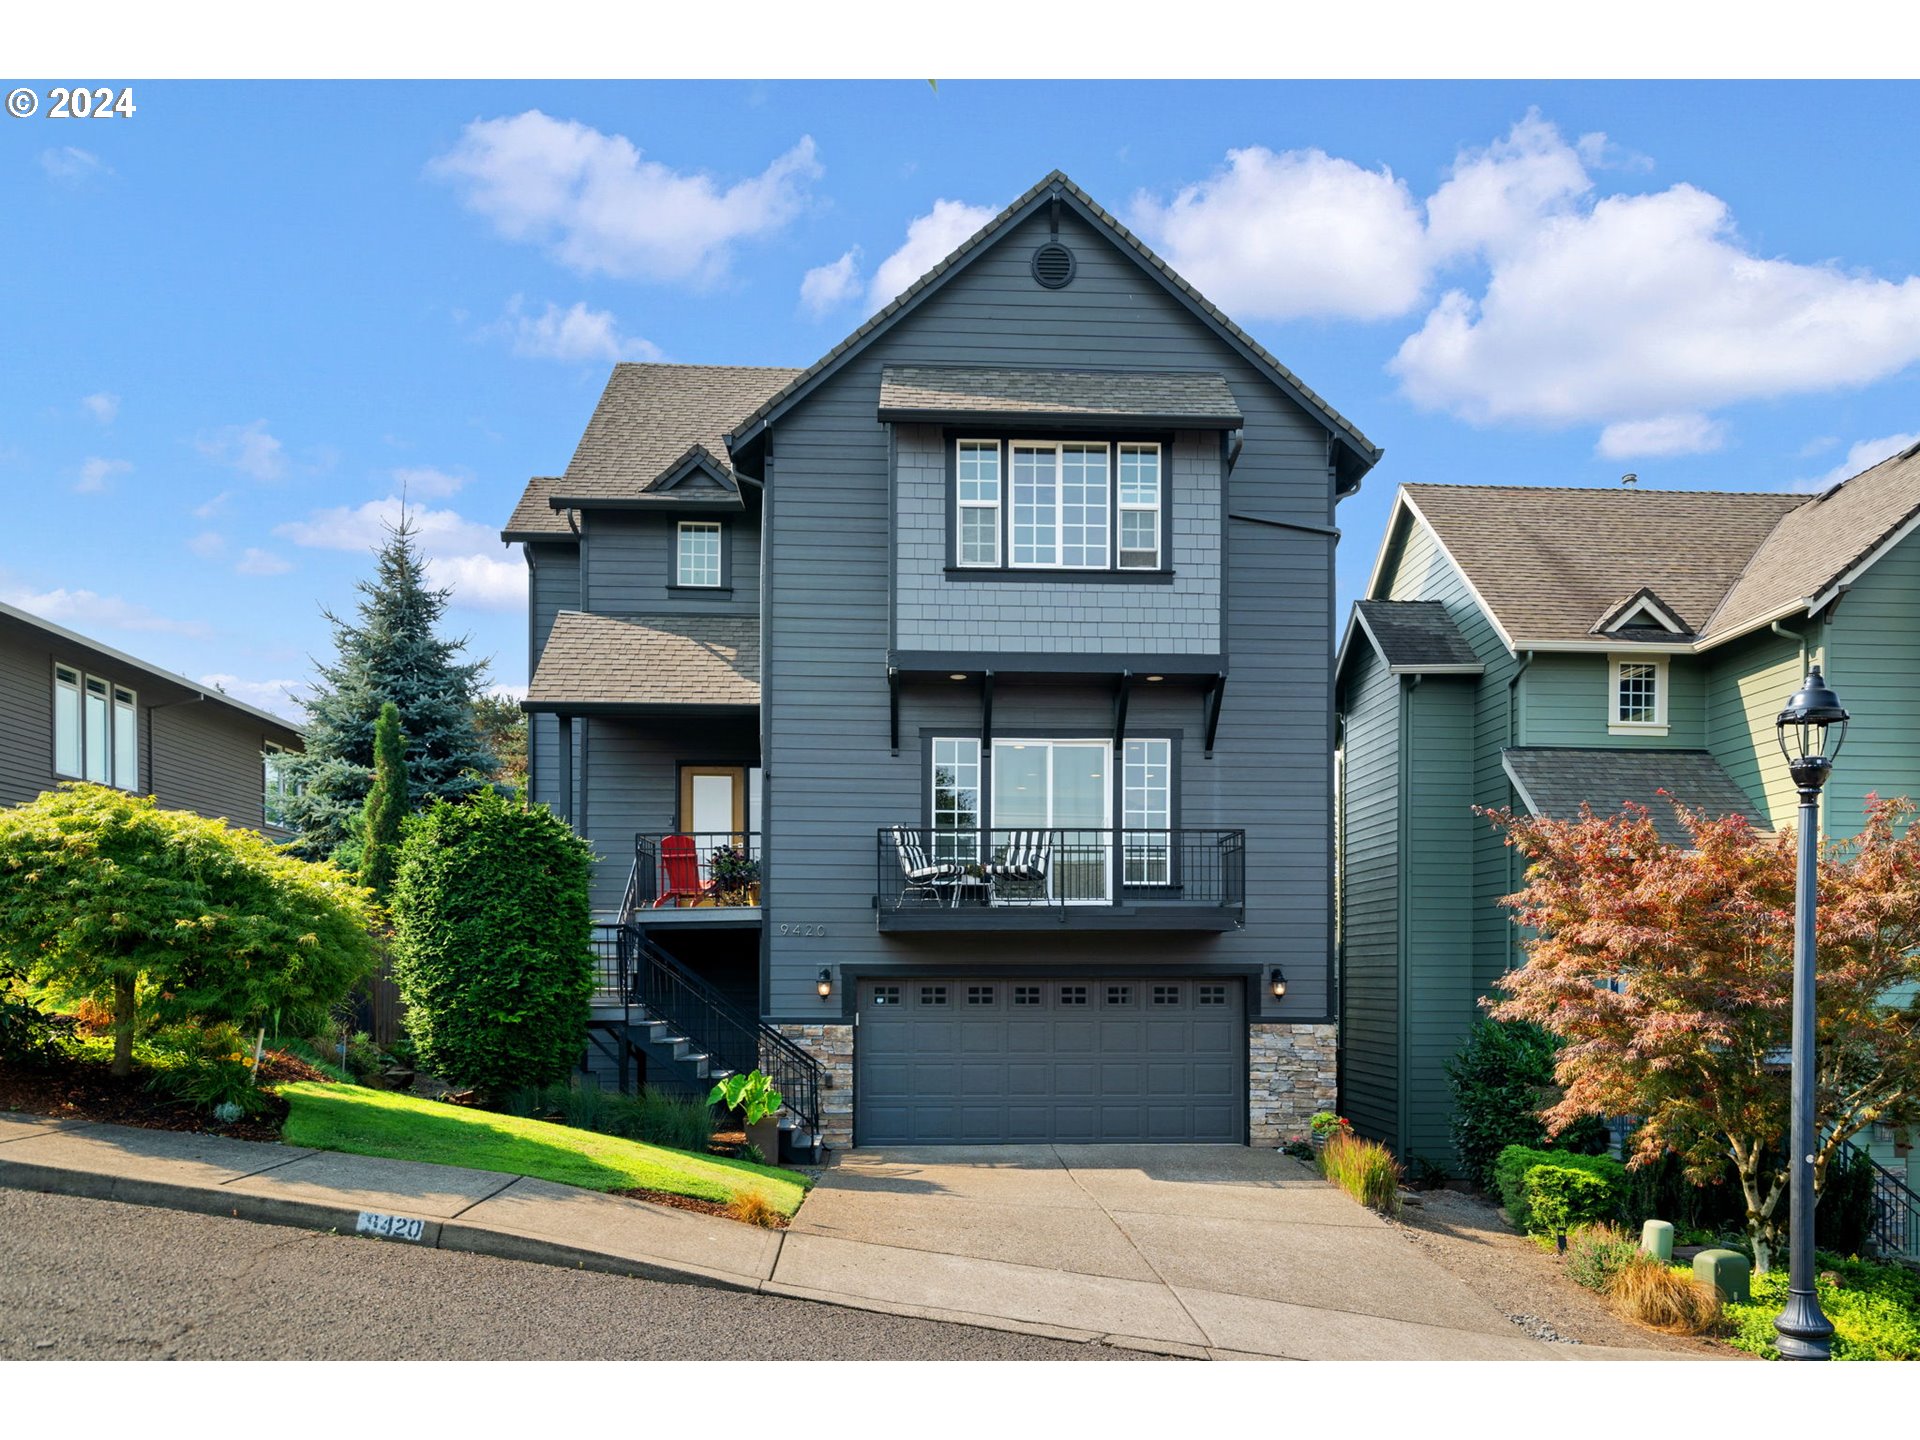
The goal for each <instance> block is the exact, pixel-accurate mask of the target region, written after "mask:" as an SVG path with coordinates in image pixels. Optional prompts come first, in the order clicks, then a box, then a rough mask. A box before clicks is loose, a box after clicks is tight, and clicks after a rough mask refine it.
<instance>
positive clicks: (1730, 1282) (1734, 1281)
mask: <svg viewBox="0 0 1920 1440" xmlns="http://www.w3.org/2000/svg"><path fill="white" fill-rule="evenodd" d="M1693 1278H1694V1279H1696V1280H1698V1281H1700V1283H1701V1284H1703V1285H1712V1286H1714V1287H1715V1288H1716V1289H1718V1290H1719V1292H1720V1293H1721V1294H1722V1295H1724V1296H1725V1297H1726V1300H1727V1303H1728V1304H1729V1305H1745V1304H1747V1303H1748V1302H1749V1301H1751V1300H1752V1299H1753V1286H1752V1284H1751V1281H1752V1278H1753V1266H1752V1265H1751V1264H1749V1263H1748V1261H1747V1257H1746V1256H1744V1255H1742V1254H1741V1253H1740V1252H1739V1251H1737V1250H1702V1251H1701V1252H1700V1253H1699V1254H1698V1255H1696V1256H1694V1257H1693Z"/></svg>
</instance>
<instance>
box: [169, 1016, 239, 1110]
mask: <svg viewBox="0 0 1920 1440" xmlns="http://www.w3.org/2000/svg"><path fill="white" fill-rule="evenodd" d="M148 1053H149V1058H150V1059H151V1060H152V1061H153V1062H154V1063H153V1079H152V1080H151V1081H149V1082H148V1083H149V1086H150V1087H151V1088H152V1089H155V1090H158V1091H160V1092H161V1093H162V1094H165V1095H171V1096H173V1097H174V1098H175V1099H179V1100H184V1101H186V1102H187V1103H188V1104H189V1105H192V1106H193V1107H194V1108H195V1109H196V1110H207V1111H214V1112H218V1111H219V1110H220V1109H221V1107H222V1106H228V1107H231V1110H232V1113H233V1118H235V1119H238V1118H239V1117H240V1116H242V1115H257V1114H259V1113H260V1111H262V1110H264V1109H265V1108H266V1106H267V1096H266V1092H265V1091H263V1090H262V1089H261V1088H260V1086H259V1085H258V1084H257V1083H256V1082H255V1079H254V1072H253V1051H252V1050H251V1049H250V1048H249V1047H248V1045H247V1041H246V1037H245V1036H243V1035H242V1034H241V1033H240V1032H239V1030H237V1029H235V1028H234V1027H233V1026H231V1025H209V1026H207V1027H205V1028H204V1029H203V1028H200V1027H198V1026H188V1025H176V1026H170V1027H168V1028H166V1029H165V1030H162V1031H161V1032H159V1033H157V1034H156V1035H155V1036H154V1037H153V1040H152V1042H151V1044H150V1046H149V1051H148Z"/></svg>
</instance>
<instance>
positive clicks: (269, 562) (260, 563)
mask: <svg viewBox="0 0 1920 1440" xmlns="http://www.w3.org/2000/svg"><path fill="white" fill-rule="evenodd" d="M291 569H293V562H292V561H291V560H289V559H287V558H286V557H285V556H282V555H276V554H274V553H273V552H272V551H271V550H262V549H259V548H258V547H256V546H253V545H249V546H248V547H247V548H246V550H245V551H244V552H243V553H242V554H241V556H240V559H239V560H238V561H236V562H235V564H234V567H233V573H234V574H236V575H284V574H286V573H287V572H288V571H289V570H291Z"/></svg>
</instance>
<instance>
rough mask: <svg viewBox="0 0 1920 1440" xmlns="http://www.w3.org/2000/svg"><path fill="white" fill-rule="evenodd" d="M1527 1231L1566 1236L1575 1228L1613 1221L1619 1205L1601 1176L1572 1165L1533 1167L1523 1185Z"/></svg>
mask: <svg viewBox="0 0 1920 1440" xmlns="http://www.w3.org/2000/svg"><path fill="white" fill-rule="evenodd" d="M1521 1187H1522V1192H1523V1193H1524V1195H1525V1196H1526V1202H1525V1203H1526V1207H1527V1214H1528V1216H1529V1217H1530V1223H1529V1225H1528V1228H1529V1229H1530V1230H1532V1231H1535V1232H1537V1233H1539V1234H1542V1235H1564V1234H1566V1233H1567V1232H1568V1231H1569V1230H1571V1229H1573V1228H1574V1227H1575V1226H1576V1225H1591V1224H1594V1223H1595V1222H1597V1221H1601V1220H1611V1219H1614V1218H1616V1217H1617V1216H1618V1215H1619V1213H1620V1201H1619V1196H1617V1195H1616V1194H1615V1193H1614V1191H1613V1189H1612V1188H1611V1187H1610V1186H1609V1185H1608V1184H1607V1182H1606V1181H1605V1180H1604V1179H1602V1178H1601V1177H1600V1176H1598V1175H1595V1174H1594V1173H1593V1172H1592V1171H1589V1170H1576V1169H1574V1168H1573V1167H1572V1166H1571V1165H1534V1166H1531V1167H1529V1169H1528V1170H1527V1172H1526V1178H1525V1179H1524V1180H1522V1181H1521Z"/></svg>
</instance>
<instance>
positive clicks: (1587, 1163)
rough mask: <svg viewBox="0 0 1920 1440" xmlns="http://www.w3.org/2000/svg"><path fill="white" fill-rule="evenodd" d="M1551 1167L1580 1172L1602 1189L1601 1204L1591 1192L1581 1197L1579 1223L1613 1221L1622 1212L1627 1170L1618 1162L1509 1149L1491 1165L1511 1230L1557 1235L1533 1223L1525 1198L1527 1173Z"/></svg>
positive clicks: (1518, 1147)
mask: <svg viewBox="0 0 1920 1440" xmlns="http://www.w3.org/2000/svg"><path fill="white" fill-rule="evenodd" d="M1539 1165H1552V1166H1556V1167H1558V1168H1560V1169H1563V1170H1575V1171H1580V1172H1582V1173H1584V1174H1587V1175H1592V1176H1596V1177H1598V1178H1599V1179H1600V1180H1601V1181H1603V1182H1604V1183H1605V1185H1606V1189H1607V1199H1606V1201H1605V1202H1604V1203H1601V1202H1600V1201H1598V1200H1597V1199H1593V1198H1591V1192H1590V1191H1585V1190H1584V1188H1583V1192H1582V1193H1583V1194H1584V1195H1586V1196H1587V1197H1588V1198H1586V1199H1583V1200H1582V1201H1581V1202H1580V1211H1579V1213H1578V1214H1577V1215H1576V1217H1575V1219H1576V1223H1577V1222H1578V1221H1579V1220H1587V1221H1594V1220H1617V1219H1619V1218H1620V1217H1621V1215H1622V1214H1623V1213H1624V1211H1625V1208H1626V1203H1625V1202H1626V1193H1627V1167H1626V1166H1624V1165H1622V1164H1621V1163H1620V1162H1619V1161H1618V1160H1615V1159H1613V1158H1611V1157H1610V1156H1606V1155H1573V1154H1569V1153H1567V1152H1566V1151H1563V1150H1530V1149H1528V1148H1527V1147H1526V1146H1524V1145H1509V1146H1508V1147H1507V1148H1506V1149H1504V1150H1502V1151H1501V1152H1500V1158H1499V1159H1498V1160H1496V1161H1495V1162H1494V1167H1493V1171H1494V1184H1495V1185H1496V1187H1497V1188H1498V1190H1499V1193H1500V1203H1501V1204H1502V1205H1504V1206H1505V1207H1506V1211H1507V1218H1508V1219H1509V1220H1511V1221H1512V1222H1513V1225H1514V1228H1515V1229H1517V1230H1524V1231H1526V1232H1527V1233H1528V1234H1530V1235H1531V1234H1549V1235H1550V1234H1556V1233H1558V1232H1557V1231H1551V1230H1544V1229H1542V1228H1541V1225H1542V1222H1537V1221H1536V1220H1535V1219H1534V1216H1533V1213H1532V1209H1531V1207H1530V1205H1529V1202H1528V1196H1527V1172H1528V1171H1530V1170H1532V1169H1533V1168H1534V1167H1535V1166H1539Z"/></svg>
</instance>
